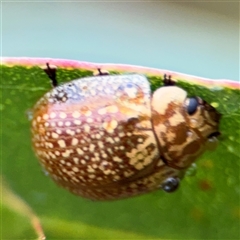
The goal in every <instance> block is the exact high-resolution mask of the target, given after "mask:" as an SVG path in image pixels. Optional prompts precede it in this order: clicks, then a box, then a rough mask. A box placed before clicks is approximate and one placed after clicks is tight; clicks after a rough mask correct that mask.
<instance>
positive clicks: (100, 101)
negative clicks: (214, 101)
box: [31, 64, 220, 200]
mask: <svg viewBox="0 0 240 240" xmlns="http://www.w3.org/2000/svg"><path fill="white" fill-rule="evenodd" d="M44 70H45V72H46V73H47V75H48V76H49V78H50V79H51V83H52V85H53V89H52V90H50V91H49V92H47V93H46V94H45V95H44V96H43V97H42V98H41V99H40V100H39V101H38V102H37V103H36V105H35V106H34V108H33V119H32V129H31V130H32V143H33V148H34V151H35V153H36V155H37V157H38V158H39V160H40V163H41V165H42V166H43V168H44V170H45V171H46V172H47V173H49V175H50V176H51V178H52V179H53V180H54V181H55V182H56V183H57V184H59V185H60V186H62V187H64V188H66V189H68V190H69V191H71V192H72V193H74V194H77V195H80V196H82V197H85V198H89V199H93V200H116V199H121V198H127V197H131V196H135V195H140V194H143V193H147V192H151V191H154V190H157V189H163V190H164V191H166V192H173V191H175V190H176V189H177V188H178V185H179V182H180V179H182V178H183V176H184V174H185V172H186V169H188V168H189V166H191V164H192V163H193V162H195V160H196V159H197V158H198V157H199V156H200V155H201V154H202V153H203V152H204V151H205V149H207V148H208V147H209V146H211V145H215V144H216V140H217V136H218V135H219V121H220V114H219V113H218V112H217V111H216V110H215V109H214V108H213V107H212V106H211V105H209V104H208V103H206V102H205V101H204V100H202V99H201V98H200V97H192V98H188V97H187V92H186V91H185V90H183V89H182V88H180V87H177V86H176V85H175V82H174V81H173V80H172V79H171V78H170V76H166V75H164V86H163V87H160V88H158V89H157V90H156V91H155V92H154V93H153V94H152V93H151V90H150V84H149V81H148V80H147V78H146V77H145V76H143V75H139V74H125V75H109V74H108V73H107V72H103V71H101V70H100V69H98V74H97V75H96V76H92V77H85V78H81V79H76V80H73V81H71V82H68V83H65V84H62V85H59V86H58V84H57V79H56V68H55V67H54V66H50V65H49V64H47V66H46V67H45V69H44Z"/></svg>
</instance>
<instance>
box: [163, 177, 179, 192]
mask: <svg viewBox="0 0 240 240" xmlns="http://www.w3.org/2000/svg"><path fill="white" fill-rule="evenodd" d="M179 183H180V180H179V178H174V177H169V178H167V179H166V180H165V181H164V182H163V184H162V189H163V190H164V191H165V192H168V193H171V192H174V191H175V190H177V188H178V186H179Z"/></svg>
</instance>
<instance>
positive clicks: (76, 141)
mask: <svg viewBox="0 0 240 240" xmlns="http://www.w3.org/2000/svg"><path fill="white" fill-rule="evenodd" d="M77 144H78V139H77V138H73V139H72V146H76V145H77Z"/></svg>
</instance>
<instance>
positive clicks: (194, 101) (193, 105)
mask: <svg viewBox="0 0 240 240" xmlns="http://www.w3.org/2000/svg"><path fill="white" fill-rule="evenodd" d="M198 105H199V100H198V98H197V97H192V98H188V102H187V112H188V114H190V115H192V114H194V113H195V112H196V110H197V107H198Z"/></svg>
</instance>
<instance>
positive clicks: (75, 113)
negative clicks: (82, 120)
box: [72, 111, 80, 118]
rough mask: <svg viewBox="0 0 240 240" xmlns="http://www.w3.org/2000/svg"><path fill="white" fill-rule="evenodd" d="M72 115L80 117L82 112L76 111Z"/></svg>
mask: <svg viewBox="0 0 240 240" xmlns="http://www.w3.org/2000/svg"><path fill="white" fill-rule="evenodd" d="M72 116H73V117H74V118H79V117H80V112H78V111H74V112H73V114H72Z"/></svg>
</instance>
